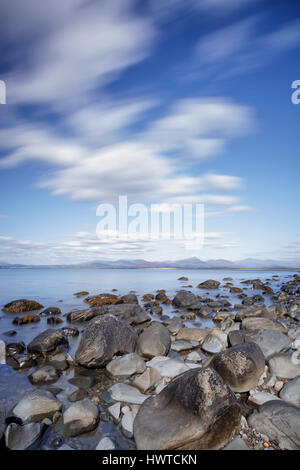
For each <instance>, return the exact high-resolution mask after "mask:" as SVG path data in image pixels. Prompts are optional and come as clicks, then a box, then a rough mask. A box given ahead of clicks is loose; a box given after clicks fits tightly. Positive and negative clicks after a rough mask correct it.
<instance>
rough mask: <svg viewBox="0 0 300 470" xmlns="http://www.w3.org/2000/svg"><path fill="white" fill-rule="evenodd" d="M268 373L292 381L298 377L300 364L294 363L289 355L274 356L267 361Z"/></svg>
mask: <svg viewBox="0 0 300 470" xmlns="http://www.w3.org/2000/svg"><path fill="white" fill-rule="evenodd" d="M268 366H269V369H270V373H271V374H272V375H275V376H276V377H281V378H282V379H294V378H295V377H297V375H300V363H299V362H298V363H296V364H295V363H294V362H293V361H292V357H291V356H290V355H289V354H276V355H274V356H272V357H271V358H270V359H269V362H268Z"/></svg>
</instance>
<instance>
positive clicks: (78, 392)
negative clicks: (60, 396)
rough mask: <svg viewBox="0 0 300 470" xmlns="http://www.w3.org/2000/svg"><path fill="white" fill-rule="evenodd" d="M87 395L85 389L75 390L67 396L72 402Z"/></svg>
mask: <svg viewBox="0 0 300 470" xmlns="http://www.w3.org/2000/svg"><path fill="white" fill-rule="evenodd" d="M86 397H87V391H86V390H82V389H81V390H75V392H73V393H72V394H71V395H70V396H69V397H68V400H69V401H70V402H72V403H74V402H75V401H80V400H83V399H84V398H86Z"/></svg>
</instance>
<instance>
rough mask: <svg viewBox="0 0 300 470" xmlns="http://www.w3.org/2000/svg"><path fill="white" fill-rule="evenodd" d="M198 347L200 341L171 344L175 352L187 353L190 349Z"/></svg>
mask: <svg viewBox="0 0 300 470" xmlns="http://www.w3.org/2000/svg"><path fill="white" fill-rule="evenodd" d="M198 346H199V343H198V341H184V340H178V341H173V342H172V343H171V349H172V350H173V351H187V350H189V349H193V348H197V347H198Z"/></svg>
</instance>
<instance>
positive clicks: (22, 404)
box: [13, 389, 62, 424]
mask: <svg viewBox="0 0 300 470" xmlns="http://www.w3.org/2000/svg"><path fill="white" fill-rule="evenodd" d="M61 408H62V404H61V403H60V401H59V400H57V398H55V397H54V396H53V395H52V393H50V392H48V391H46V390H42V389H38V390H35V391H33V392H31V393H29V394H27V395H25V397H23V398H22V399H21V400H20V401H19V403H18V404H17V405H16V406H15V407H14V409H13V413H14V415H15V416H17V417H18V418H20V419H21V420H22V421H23V423H24V424H25V423H31V422H40V421H42V420H43V419H44V418H52V416H53V415H54V413H56V412H57V411H60V410H61Z"/></svg>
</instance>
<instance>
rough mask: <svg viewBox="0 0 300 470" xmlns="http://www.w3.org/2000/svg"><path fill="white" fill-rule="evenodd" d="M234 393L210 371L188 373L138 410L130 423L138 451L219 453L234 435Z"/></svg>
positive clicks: (237, 411)
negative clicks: (131, 423) (201, 451)
mask: <svg viewBox="0 0 300 470" xmlns="http://www.w3.org/2000/svg"><path fill="white" fill-rule="evenodd" d="M239 424H240V409H239V405H238V403H237V400H236V398H235V396H234V393H233V392H232V391H231V390H230V389H229V387H228V386H227V385H226V384H225V383H224V381H223V379H222V378H221V377H220V376H219V375H218V374H217V372H216V371H215V370H214V369H212V368H210V367H206V368H203V369H201V368H197V369H191V370H189V371H187V372H185V373H183V374H181V375H180V376H179V377H177V378H176V379H174V380H173V381H172V382H170V383H169V384H168V385H166V387H165V388H164V389H163V390H162V391H161V392H160V393H159V394H158V395H156V396H153V397H150V398H148V399H147V400H146V401H145V402H144V403H143V404H142V406H141V407H140V409H139V411H138V413H137V415H136V418H135V420H134V423H133V432H134V439H135V442H136V445H137V449H138V450H172V449H180V450H193V449H220V448H222V447H223V446H224V445H226V444H227V442H229V441H230V440H231V439H232V437H233V436H234V435H235V434H236V433H237V431H238V428H239Z"/></svg>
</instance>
